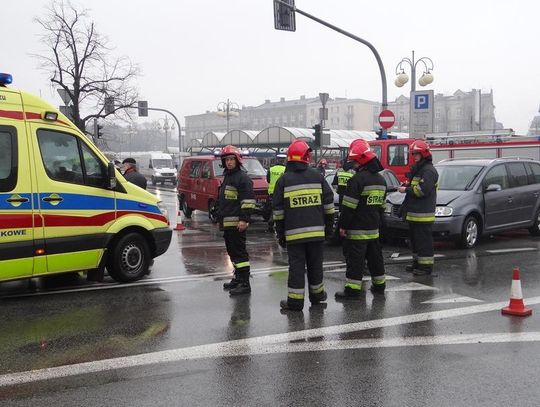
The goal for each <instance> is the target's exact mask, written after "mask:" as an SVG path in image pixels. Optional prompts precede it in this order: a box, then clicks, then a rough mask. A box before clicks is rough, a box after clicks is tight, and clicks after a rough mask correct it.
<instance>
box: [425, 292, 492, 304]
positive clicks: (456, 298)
mask: <svg viewBox="0 0 540 407" xmlns="http://www.w3.org/2000/svg"><path fill="white" fill-rule="evenodd" d="M458 302H484V301H482V300H478V299H476V298H471V297H465V296H464V295H459V294H448V295H443V296H440V297H435V298H433V299H432V300H429V301H424V302H422V303H421V304H452V303H458Z"/></svg>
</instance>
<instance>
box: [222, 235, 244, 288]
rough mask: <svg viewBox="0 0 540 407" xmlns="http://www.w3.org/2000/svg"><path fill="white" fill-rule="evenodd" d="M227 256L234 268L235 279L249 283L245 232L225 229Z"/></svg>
mask: <svg viewBox="0 0 540 407" xmlns="http://www.w3.org/2000/svg"><path fill="white" fill-rule="evenodd" d="M223 237H224V238H225V247H226V248H227V254H228V255H229V257H230V258H231V262H232V264H233V266H234V276H235V278H237V279H239V280H242V281H249V255H248V252H247V250H246V231H245V230H244V231H243V232H240V231H238V229H225V230H224V231H223Z"/></svg>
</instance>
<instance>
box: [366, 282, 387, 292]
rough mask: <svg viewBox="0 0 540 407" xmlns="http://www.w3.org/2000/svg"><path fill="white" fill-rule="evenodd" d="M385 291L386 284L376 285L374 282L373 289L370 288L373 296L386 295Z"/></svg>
mask: <svg viewBox="0 0 540 407" xmlns="http://www.w3.org/2000/svg"><path fill="white" fill-rule="evenodd" d="M385 289H386V283H382V284H375V283H373V282H372V283H371V287H369V290H370V291H371V292H372V293H373V294H384V290H385Z"/></svg>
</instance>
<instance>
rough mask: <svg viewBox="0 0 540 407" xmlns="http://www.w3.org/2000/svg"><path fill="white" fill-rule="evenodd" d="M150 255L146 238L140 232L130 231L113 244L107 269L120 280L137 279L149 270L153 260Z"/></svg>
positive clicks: (129, 280)
mask: <svg viewBox="0 0 540 407" xmlns="http://www.w3.org/2000/svg"><path fill="white" fill-rule="evenodd" d="M150 257H151V256H150V249H149V247H148V243H147V242H146V239H145V238H144V237H143V236H141V235H140V234H138V233H128V234H127V235H125V236H122V237H121V238H120V239H119V240H118V241H117V242H116V244H115V245H114V246H113V248H112V253H111V256H110V258H109V261H108V263H107V270H108V272H109V275H110V276H111V277H112V278H114V279H115V280H116V281H118V282H121V283H129V282H132V281H136V280H139V279H141V278H142V277H143V276H145V275H146V273H147V272H148V267H149V266H150V262H151V260H152V259H151V258H150Z"/></svg>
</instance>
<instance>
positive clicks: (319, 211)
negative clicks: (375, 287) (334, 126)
mask: <svg viewBox="0 0 540 407" xmlns="http://www.w3.org/2000/svg"><path fill="white" fill-rule="evenodd" d="M310 161H311V148H310V147H309V146H308V145H307V143H306V142H304V141H300V140H296V141H293V142H292V143H291V145H290V146H289V149H288V150H287V171H286V172H285V173H284V174H283V175H282V176H281V178H279V180H278V181H277V183H276V187H275V189H274V195H273V198H272V209H273V217H274V221H275V222H276V233H277V237H278V242H279V245H280V246H282V247H287V252H288V256H289V280H288V283H287V285H288V294H287V299H286V300H284V301H281V303H280V306H281V308H282V309H284V310H294V311H301V310H302V309H303V307H304V287H305V276H304V274H305V272H306V269H307V279H308V284H309V301H310V302H311V304H318V303H320V302H323V301H325V300H326V297H327V295H326V292H325V290H324V285H323V267H322V266H323V242H324V239H325V237H326V236H330V235H331V234H332V223H333V218H334V193H333V191H332V188H331V187H330V185H328V183H327V182H326V180H325V179H324V178H323V177H321V175H320V174H319V172H318V171H317V170H316V169H314V168H310V167H309V162H310Z"/></svg>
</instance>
